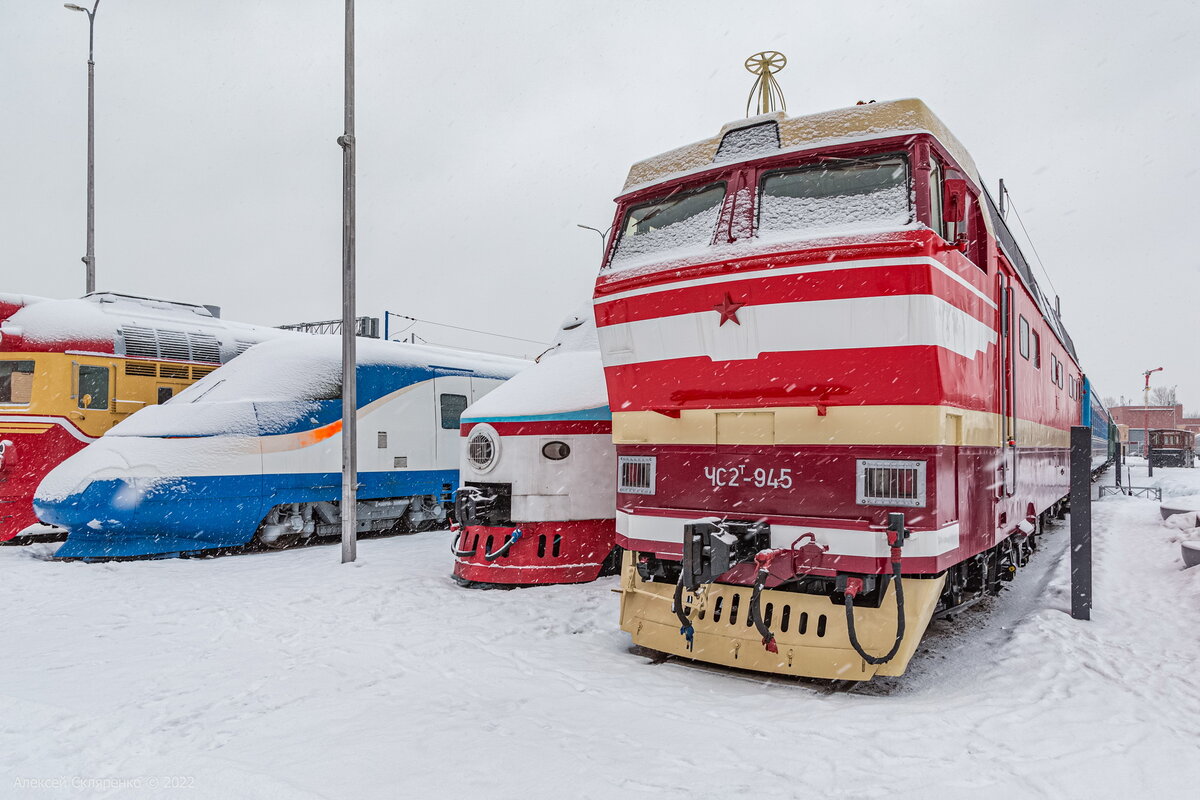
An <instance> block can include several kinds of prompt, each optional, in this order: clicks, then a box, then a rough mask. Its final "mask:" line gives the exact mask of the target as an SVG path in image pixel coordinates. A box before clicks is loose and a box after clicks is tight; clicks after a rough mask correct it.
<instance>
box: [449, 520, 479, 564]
mask: <svg viewBox="0 0 1200 800" xmlns="http://www.w3.org/2000/svg"><path fill="white" fill-rule="evenodd" d="M466 530H467V526H466V525H451V526H450V532H451V533H453V534H454V535H453V536H451V537H450V552H451V553H453V554H454V557H455V558H470V557H471V556H473V555H475V551H476V550H478V549H479V543H478V541H476V543H475V546H474V547H472V548H471V549H470V550H459V549H458V548H457V547H456V546H455V544H454V543H455V542H457V541H458V532H459V531H466ZM467 533H468V535H469V534H470V532H469V531H468V532H467Z"/></svg>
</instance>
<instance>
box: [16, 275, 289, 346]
mask: <svg viewBox="0 0 1200 800" xmlns="http://www.w3.org/2000/svg"><path fill="white" fill-rule="evenodd" d="M6 312H7V313H6ZM5 313H6V316H7V318H5V319H2V320H0V349H5V350H7V349H13V348H14V347H16V348H17V349H24V350H44V349H51V348H53V349H62V348H64V347H65V348H67V349H77V350H92V351H96V352H105V353H113V354H116V355H127V356H133V357H146V358H166V359H180V360H197V361H217V360H219V361H227V360H229V359H230V358H232V357H233V356H234V355H236V354H237V353H238V352H240V351H242V350H244V349H245V348H247V347H249V346H251V345H254V344H257V343H259V342H263V341H266V340H267V339H273V338H278V337H292V336H297V335H298V334H295V333H292V332H290V331H281V330H278V329H276V328H270V327H266V326H262V325H251V324H248V323H241V322H230V321H228V320H224V319H221V318H219V317H216V316H213V313H212V311H211V310H210V309H209V308H207V307H206V306H202V305H197V304H194V303H181V302H176V301H172V300H159V299H155V298H147V297H134V296H131V295H124V294H119V293H116V292H94V293H92V294H89V295H85V296H84V297H80V298H71V299H52V298H44V297H34V296H30V295H10V294H0V316H5ZM162 333H166V334H167V336H166V337H165V338H167V339H171V338H172V337H171V334H175V337H174V340H175V341H176V342H178V344H176V346H175V347H173V348H169V347H167V346H166V345H165V344H164V343H163V341H162V340H163V339H164V337H163V336H162V335H161V334H162ZM179 334H183V335H184V337H185V339H184V340H180V339H179V338H178V335H179ZM189 334H190V335H191V336H193V337H203V338H202V341H208V342H211V341H212V340H213V339H215V340H216V344H217V347H218V348H219V350H220V351H221V352H220V358H219V359H217V358H214V357H212V355H213V354H212V352H211V347H209V348H208V349H207V350H206V355H205V356H199V355H198V353H195V352H192V351H193V350H197V351H198V350H199V347H198V346H197V347H192V346H191V344H190V343H189V342H188V341H187V340H186V337H187V336H188V335H189ZM209 337H211V338H209ZM197 344H198V345H199V342H198V343H197ZM19 345H20V346H19ZM164 351H167V352H164Z"/></svg>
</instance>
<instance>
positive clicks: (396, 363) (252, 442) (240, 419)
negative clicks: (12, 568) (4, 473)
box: [34, 336, 529, 559]
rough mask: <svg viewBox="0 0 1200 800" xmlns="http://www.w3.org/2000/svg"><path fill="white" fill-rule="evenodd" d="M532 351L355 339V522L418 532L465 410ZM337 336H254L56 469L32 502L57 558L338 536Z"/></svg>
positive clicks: (442, 495) (443, 490)
mask: <svg viewBox="0 0 1200 800" xmlns="http://www.w3.org/2000/svg"><path fill="white" fill-rule="evenodd" d="M528 364H529V362H526V361H521V360H518V359H510V358H505V357H502V356H491V355H486V354H481V353H466V352H463V351H456V350H449V349H444V348H438V347H427V346H419V345H409V344H398V343H393V342H375V341H369V340H359V342H358V366H357V371H356V375H357V390H358V469H359V473H358V478H359V490H358V499H359V504H358V528H359V531H360V532H364V533H365V532H370V531H385V530H421V529H423V528H426V527H431V526H433V525H436V524H438V523H441V522H443V521H444V520H445V518H446V506H445V502H446V501H447V500H448V499H449V496H450V493H451V492H452V491H453V490H454V489H455V487H457V485H458V456H459V452H458V451H459V418H460V417H461V415H462V412H463V409H465V408H466V407H467V406H468V405H470V404H471V403H473V402H474V401H475V400H477V399H479V398H480V397H482V396H483V395H484V394H486V393H487V392H489V391H491V390H492V389H494V388H495V387H497V386H499V385H500V384H501V383H503V382H504V381H505V380H506V379H508V378H510V377H512V376H513V375H515V374H516V373H517V372H519V371H520V370H521V369H523V368H524V367H526V366H528ZM341 409H342V403H341V340H340V338H338V337H335V336H311V337H309V336H304V337H288V338H287V339H283V340H278V341H270V342H265V343H263V344H260V345H257V346H255V347H252V348H251V349H250V350H248V351H247V352H246V353H245V354H243V355H242V356H240V357H239V358H238V359H236V360H235V361H232V362H230V363H229V364H227V365H225V366H223V367H221V368H220V369H218V370H216V371H215V372H213V373H212V374H210V375H208V376H207V377H205V378H203V379H202V380H200V381H198V382H197V383H195V384H194V385H192V386H190V387H189V388H187V389H186V390H184V391H182V392H180V393H179V394H178V395H176V396H175V397H173V398H172V399H171V400H170V401H168V402H167V403H165V404H163V405H161V406H150V407H147V408H145V409H142V410H141V411H139V412H138V413H137V414H135V415H133V416H132V417H130V418H129V419H128V420H126V421H124V422H122V423H120V424H119V425H117V426H116V427H114V428H112V429H111V430H110V431H109V432H108V433H106V434H105V435H104V436H102V437H100V439H98V440H97V441H96V442H94V443H93V444H92V445H91V446H90V447H87V448H85V449H83V450H82V451H80V452H79V453H77V454H76V455H74V456H72V457H71V458H68V459H67V460H66V461H64V462H63V463H62V464H60V465H59V466H58V467H56V468H55V469H53V470H52V471H51V472H50V473H49V474H48V475H47V476H46V478H45V480H43V481H42V483H41V485H40V486H39V487H38V491H37V494H36V495H35V497H34V510H35V512H36V513H37V515H38V517H39V519H41V520H42V521H43V522H45V523H48V524H52V525H58V526H60V527H63V528H65V529H67V531H68V532H69V535H68V537H67V541H66V543H65V544H63V546H62V547H61V548H60V549H59V550H58V552H57V553H56V557H58V558H82V559H106V558H125V557H138V556H171V555H180V554H185V553H194V552H198V551H204V550H212V549H216V548H226V547H231V546H237V545H243V544H247V543H250V542H257V543H259V544H261V545H264V546H268V547H286V546H288V545H290V544H293V543H295V542H296V541H298V540H300V539H303V538H307V537H311V536H326V535H336V534H337V533H338V532H339V531H340V526H341V518H340V515H339V510H338V505H339V500H340V497H341V481H342V478H341V449H342V442H341V413H342V411H341Z"/></svg>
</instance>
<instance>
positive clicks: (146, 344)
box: [121, 325, 158, 358]
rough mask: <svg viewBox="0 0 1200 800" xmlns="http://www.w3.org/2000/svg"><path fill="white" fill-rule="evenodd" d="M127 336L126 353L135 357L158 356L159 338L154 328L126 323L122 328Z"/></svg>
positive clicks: (123, 333)
mask: <svg viewBox="0 0 1200 800" xmlns="http://www.w3.org/2000/svg"><path fill="white" fill-rule="evenodd" d="M121 335H122V336H123V337H124V338H125V355H127V356H133V357H135V358H158V338H157V337H156V336H155V335H154V330H153V329H152V328H138V327H135V326H133V325H126V326H124V327H122V328H121Z"/></svg>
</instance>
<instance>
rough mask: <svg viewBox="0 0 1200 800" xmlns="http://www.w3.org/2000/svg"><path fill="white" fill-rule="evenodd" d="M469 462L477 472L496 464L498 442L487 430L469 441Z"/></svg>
mask: <svg viewBox="0 0 1200 800" xmlns="http://www.w3.org/2000/svg"><path fill="white" fill-rule="evenodd" d="M467 461H470V462H471V466H473V467H475V469H477V470H486V469H488V468H489V467H491V466H492V464H494V463H495V462H496V442H495V440H494V439H493V438H492V436H491V434H489V433H488V432H487V431H486V430H483V431H478V432H475V433H472V434H471V437H470V438H469V439H467Z"/></svg>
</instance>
